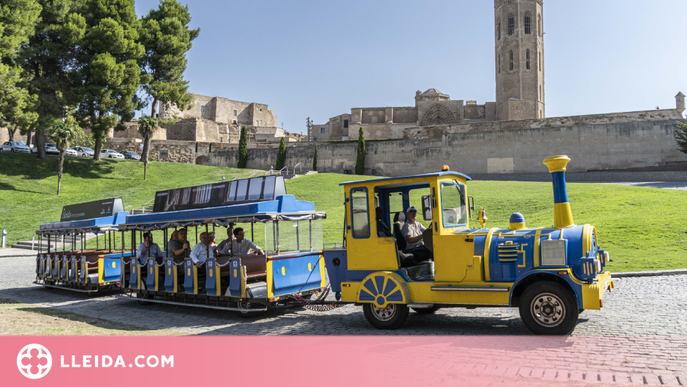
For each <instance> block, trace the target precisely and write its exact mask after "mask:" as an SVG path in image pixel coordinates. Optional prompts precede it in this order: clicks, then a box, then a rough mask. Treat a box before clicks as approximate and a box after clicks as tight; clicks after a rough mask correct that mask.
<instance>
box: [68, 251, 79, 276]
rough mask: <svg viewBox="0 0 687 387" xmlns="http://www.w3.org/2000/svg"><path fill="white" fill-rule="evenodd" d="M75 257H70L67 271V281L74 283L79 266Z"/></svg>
mask: <svg viewBox="0 0 687 387" xmlns="http://www.w3.org/2000/svg"><path fill="white" fill-rule="evenodd" d="M78 262H79V261H78V260H77V259H76V257H72V263H71V267H70V269H69V281H71V282H76V279H77V278H78V274H79V265H78Z"/></svg>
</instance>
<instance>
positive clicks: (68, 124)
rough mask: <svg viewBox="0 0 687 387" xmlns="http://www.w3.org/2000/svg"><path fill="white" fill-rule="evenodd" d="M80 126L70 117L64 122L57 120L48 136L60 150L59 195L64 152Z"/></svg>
mask: <svg viewBox="0 0 687 387" xmlns="http://www.w3.org/2000/svg"><path fill="white" fill-rule="evenodd" d="M77 131H78V128H77V126H76V123H75V122H74V120H73V119H71V117H70V118H68V119H67V120H65V121H64V122H57V123H56V124H55V125H53V127H52V128H51V129H50V132H49V133H48V138H49V139H50V140H51V141H52V142H54V143H55V146H56V147H57V150H59V151H60V162H59V166H58V169H57V196H60V185H61V184H62V167H63V166H64V152H65V151H66V150H67V148H69V143H70V142H72V141H74V139H75V138H76V135H77Z"/></svg>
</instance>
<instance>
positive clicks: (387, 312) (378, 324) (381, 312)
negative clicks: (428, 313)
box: [363, 304, 408, 329]
mask: <svg viewBox="0 0 687 387" xmlns="http://www.w3.org/2000/svg"><path fill="white" fill-rule="evenodd" d="M363 313H364V314H365V318H366V319H367V322H369V323H370V325H372V326H373V327H375V328H377V329H396V328H399V327H400V326H401V325H403V323H405V322H406V319H407V318H408V306H407V305H403V304H388V305H387V306H386V307H385V308H378V307H377V306H375V305H374V304H365V305H363Z"/></svg>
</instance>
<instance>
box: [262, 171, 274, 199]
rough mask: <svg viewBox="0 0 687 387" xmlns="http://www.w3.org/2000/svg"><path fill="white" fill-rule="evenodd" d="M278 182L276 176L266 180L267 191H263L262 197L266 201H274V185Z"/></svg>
mask: <svg viewBox="0 0 687 387" xmlns="http://www.w3.org/2000/svg"><path fill="white" fill-rule="evenodd" d="M276 180H277V178H276V176H267V177H266V178H265V189H264V190H263V195H262V197H263V198H264V199H269V200H272V199H274V183H275V181H276Z"/></svg>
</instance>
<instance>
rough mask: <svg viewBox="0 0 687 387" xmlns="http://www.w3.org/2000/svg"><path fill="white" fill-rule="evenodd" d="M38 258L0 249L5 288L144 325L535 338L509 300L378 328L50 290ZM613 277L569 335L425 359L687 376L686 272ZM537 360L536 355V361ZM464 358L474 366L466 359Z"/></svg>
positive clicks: (18, 296)
mask: <svg viewBox="0 0 687 387" xmlns="http://www.w3.org/2000/svg"><path fill="white" fill-rule="evenodd" d="M34 262H35V260H34V258H32V257H18V258H13V259H0V298H5V299H11V300H15V301H18V302H22V303H31V304H40V305H42V306H48V307H52V308H59V309H62V310H67V311H71V312H74V313H78V314H81V315H84V316H88V317H94V318H100V319H105V320H109V321H114V322H121V323H126V324H129V325H135V326H138V327H141V328H145V329H151V330H154V329H171V330H175V331H178V332H182V333H187V334H196V335H401V336H414V335H423V336H437V335H449V336H464V335H479V336H490V337H492V336H500V337H502V338H501V339H498V338H496V341H497V342H501V343H504V342H505V341H507V340H510V339H511V338H512V337H511V336H504V335H512V336H520V337H521V338H522V339H526V341H527V342H528V343H529V342H530V341H531V340H532V339H531V338H527V337H526V336H525V335H528V334H529V332H528V331H527V330H526V329H525V327H524V326H523V324H522V323H521V321H520V318H519V315H518V312H517V310H515V309H510V308H491V309H474V310H467V309H458V308H454V309H443V310H440V311H438V312H437V313H436V314H435V315H432V316H423V315H418V314H416V313H411V315H410V317H409V318H408V321H407V322H406V324H405V325H404V326H403V327H402V329H399V330H396V331H379V330H375V329H374V328H371V327H370V326H369V325H368V323H367V322H366V321H365V318H364V316H363V313H362V308H360V307H355V306H352V305H349V306H345V307H342V308H339V309H335V310H333V311H329V312H313V311H308V310H296V309H294V310H289V311H282V312H278V313H270V314H267V315H264V316H261V317H254V318H249V319H245V318H240V317H237V316H236V315H235V314H233V313H229V312H221V311H215V310H204V309H197V308H191V307H175V306H168V305H150V306H141V305H139V304H138V303H137V302H135V301H131V300H126V299H122V298H116V297H114V296H103V297H91V298H88V297H85V296H83V295H80V294H76V293H71V292H68V291H63V290H48V289H45V288H43V287H40V286H35V285H33V284H32V283H31V282H32V281H33V277H34V269H33V267H34V266H33V265H34ZM615 284H616V290H615V291H614V292H612V293H610V294H607V295H606V297H605V298H604V305H605V307H604V309H603V310H601V311H591V310H588V311H585V312H584V313H583V314H581V315H580V320H579V323H578V325H577V327H576V329H575V331H574V332H573V333H572V335H571V336H570V337H567V338H555V339H548V340H553V341H548V342H547V344H546V345H544V344H536V343H537V341H533V342H534V343H535V344H534V345H533V346H531V348H528V349H524V350H523V349H522V348H519V349H518V350H517V351H514V350H513V349H512V348H510V349H509V348H505V349H504V348H500V349H489V348H487V350H485V351H476V352H475V351H474V348H473V351H467V352H465V351H463V352H461V351H457V352H456V351H454V352H456V356H452V357H451V359H446V358H445V357H437V358H433V356H436V353H438V352H437V351H436V348H434V347H431V346H427V347H426V348H419V349H418V351H420V352H423V351H425V352H426V353H423V356H422V357H421V358H422V359H423V360H422V361H423V362H425V363H427V365H428V366H432V367H443V368H446V370H454V371H455V372H463V373H468V374H469V373H473V374H478V375H479V374H489V375H496V376H504V377H509V376H515V377H520V378H525V377H528V378H535V379H537V380H548V379H547V378H552V379H551V380H562V381H566V380H567V381H577V382H583V383H590V382H591V383H599V384H602V385H603V384H607V383H633V384H634V383H639V384H648V385H683V386H687V275H678V276H666V277H633V278H620V279H616V280H615ZM430 339H431V338H428V340H430ZM513 339H514V340H517V337H516V338H513ZM433 340H434V341H433V342H437V340H438V342H446V341H447V339H445V338H443V339H442V338H437V339H433ZM504 340H505V341H504ZM494 351H496V353H498V354H500V355H499V356H500V357H501V358H503V359H505V360H504V362H505V363H504V364H503V367H501V368H499V367H496V368H493V367H492V368H488V367H489V366H490V365H493V360H494V353H495V352H494ZM504 351H505V352H504ZM460 353H462V354H463V355H462V356H461V355H460ZM504 353H505V354H506V356H503V354H504ZM468 355H469V356H468ZM480 362H481V363H480ZM533 362H535V363H536V364H538V365H537V366H533ZM466 364H467V365H470V367H471V368H469V369H466V368H465V365H466ZM482 366H484V367H482ZM509 367H510V368H509ZM512 367H515V369H513V368H512ZM443 368H442V369H443ZM514 370H515V374H513V372H514ZM547 370H548V373H546V372H547ZM447 372H448V371H447ZM540 373H541V375H540ZM545 373H546V375H545ZM552 373H554V374H553V376H552ZM511 374H513V375H511ZM524 374H526V375H524ZM633 375H634V377H635V379H632V376H633ZM680 375H682V376H680ZM659 376H660V377H659ZM640 379H641V383H640Z"/></svg>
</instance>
